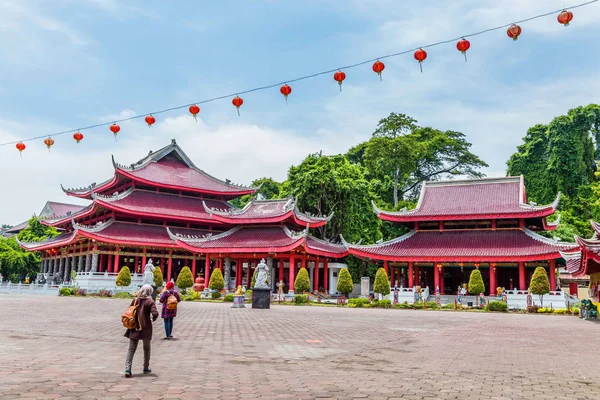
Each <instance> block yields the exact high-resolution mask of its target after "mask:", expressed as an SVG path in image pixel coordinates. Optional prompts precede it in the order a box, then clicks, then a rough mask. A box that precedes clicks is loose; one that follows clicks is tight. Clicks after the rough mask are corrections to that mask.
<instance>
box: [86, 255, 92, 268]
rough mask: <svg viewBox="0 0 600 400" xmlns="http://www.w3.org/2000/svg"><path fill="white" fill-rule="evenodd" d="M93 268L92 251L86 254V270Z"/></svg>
mask: <svg viewBox="0 0 600 400" xmlns="http://www.w3.org/2000/svg"><path fill="white" fill-rule="evenodd" d="M91 270H92V253H88V254H86V256H85V272H90V271H91Z"/></svg>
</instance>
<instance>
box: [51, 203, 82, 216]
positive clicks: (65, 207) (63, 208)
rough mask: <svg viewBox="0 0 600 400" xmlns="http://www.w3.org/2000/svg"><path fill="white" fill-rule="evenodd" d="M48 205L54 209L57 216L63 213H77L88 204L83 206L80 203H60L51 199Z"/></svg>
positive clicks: (53, 212)
mask: <svg viewBox="0 0 600 400" xmlns="http://www.w3.org/2000/svg"><path fill="white" fill-rule="evenodd" d="M48 205H49V206H50V209H51V210H52V215H53V216H54V217H55V218H56V217H61V216H63V215H67V214H73V213H76V212H77V211H80V210H82V209H83V208H85V207H86V206H81V205H78V204H67V203H58V202H55V201H49V202H48Z"/></svg>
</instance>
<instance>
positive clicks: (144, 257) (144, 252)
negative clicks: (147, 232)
mask: <svg viewBox="0 0 600 400" xmlns="http://www.w3.org/2000/svg"><path fill="white" fill-rule="evenodd" d="M147 263H148V262H147V261H146V248H145V247H144V248H143V249H142V268H145V267H146V264H147ZM142 273H143V271H142Z"/></svg>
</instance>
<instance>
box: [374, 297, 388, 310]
mask: <svg viewBox="0 0 600 400" xmlns="http://www.w3.org/2000/svg"><path fill="white" fill-rule="evenodd" d="M375 307H377V308H392V301H391V300H388V299H383V300H379V301H378V302H377V303H376V305H375Z"/></svg>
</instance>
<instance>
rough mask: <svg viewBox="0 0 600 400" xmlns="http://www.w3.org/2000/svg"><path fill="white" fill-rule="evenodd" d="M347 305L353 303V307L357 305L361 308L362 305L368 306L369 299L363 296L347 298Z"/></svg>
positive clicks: (369, 303)
mask: <svg viewBox="0 0 600 400" xmlns="http://www.w3.org/2000/svg"><path fill="white" fill-rule="evenodd" d="M348 305H349V306H350V305H354V307H353V308H355V307H359V308H363V307H369V306H370V305H371V302H370V301H369V299H365V298H360V299H348Z"/></svg>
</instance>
